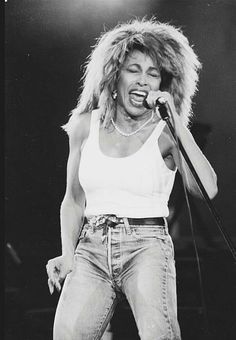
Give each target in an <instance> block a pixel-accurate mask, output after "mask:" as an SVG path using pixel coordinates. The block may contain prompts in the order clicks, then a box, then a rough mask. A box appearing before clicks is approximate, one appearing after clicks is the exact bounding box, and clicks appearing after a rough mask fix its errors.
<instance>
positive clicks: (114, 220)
mask: <svg viewBox="0 0 236 340" xmlns="http://www.w3.org/2000/svg"><path fill="white" fill-rule="evenodd" d="M127 221H128V223H129V225H158V226H165V225H166V220H165V218H163V217H145V218H130V217H118V216H116V215H95V216H91V217H85V218H84V224H86V223H88V224H90V225H92V226H94V227H98V226H100V225H103V224H106V225H107V226H108V227H111V228H112V227H115V226H116V225H117V224H126V222H127Z"/></svg>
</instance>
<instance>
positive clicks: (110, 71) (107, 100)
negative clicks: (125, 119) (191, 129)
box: [63, 17, 201, 133]
mask: <svg viewBox="0 0 236 340" xmlns="http://www.w3.org/2000/svg"><path fill="white" fill-rule="evenodd" d="M136 48H139V49H140V50H142V51H144V52H145V53H148V55H150V56H151V57H152V58H153V60H155V61H156V62H157V65H158V66H159V68H160V71H161V77H162V82H161V90H165V91H168V92H170V93H171V94H172V96H173V98H174V103H175V106H176V110H177V113H178V114H179V115H180V117H181V118H182V121H183V123H184V124H185V125H188V123H189V121H190V118H191V115H192V110H191V105H192V97H193V95H194V94H195V92H196V89H197V82H198V71H199V69H200V67H201V64H200V62H199V60H198V57H197V55H196V54H195V52H194V51H193V49H192V47H191V46H190V44H189V42H188V39H187V38H186V37H185V36H184V35H183V33H182V31H181V29H180V28H176V27H174V26H173V25H170V24H166V23H160V22H158V21H157V20H156V19H155V18H154V17H153V18H152V19H150V20H147V19H145V18H143V19H134V20H132V21H130V22H128V23H121V24H118V25H117V26H116V27H115V28H113V29H112V30H110V31H108V32H105V33H102V34H101V36H100V38H98V40H97V43H96V45H95V46H94V48H93V50H92V53H91V55H90V56H89V58H88V61H87V63H86V65H85V70H84V76H83V86H82V89H83V90H82V93H81V95H80V96H79V99H78V103H77V106H76V107H75V108H74V109H73V110H72V112H71V117H70V119H69V121H68V123H67V124H66V125H64V126H63V128H64V129H65V130H66V131H67V133H70V131H71V129H72V128H73V126H74V123H75V122H76V120H77V118H78V116H79V115H80V114H82V113H84V112H90V111H92V110H94V109H96V108H98V107H99V108H100V109H101V110H100V111H99V112H101V117H100V118H101V120H102V121H103V125H104V126H106V125H107V124H109V122H110V119H111V117H112V116H114V113H115V108H116V104H115V102H114V100H113V98H112V92H113V91H114V90H115V88H116V82H117V79H118V75H119V70H120V67H121V65H122V64H123V63H124V61H125V58H126V56H127V54H128V53H129V52H131V51H132V50H134V49H136Z"/></svg>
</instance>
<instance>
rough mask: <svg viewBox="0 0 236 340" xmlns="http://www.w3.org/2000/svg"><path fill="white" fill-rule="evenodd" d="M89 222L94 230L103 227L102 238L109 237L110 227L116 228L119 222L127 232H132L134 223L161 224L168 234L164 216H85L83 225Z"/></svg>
mask: <svg viewBox="0 0 236 340" xmlns="http://www.w3.org/2000/svg"><path fill="white" fill-rule="evenodd" d="M86 224H88V225H89V226H90V227H91V228H92V230H93V232H94V231H95V230H99V229H102V230H103V233H102V239H103V240H104V239H105V238H106V237H107V233H108V230H109V228H115V227H116V226H117V225H119V224H124V227H125V230H126V232H127V234H132V229H131V226H132V225H146V226H154V225H155V226H160V227H164V229H165V232H166V234H167V233H168V232H167V222H166V219H165V218H163V217H145V218H129V217H118V216H116V215H108V214H107V215H95V216H90V217H85V218H84V223H83V225H84V226H85V225H86Z"/></svg>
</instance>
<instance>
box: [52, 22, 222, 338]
mask: <svg viewBox="0 0 236 340" xmlns="http://www.w3.org/2000/svg"><path fill="white" fill-rule="evenodd" d="M199 69H200V63H199V61H198V58H197V56H196V54H195V53H194V51H193V49H192V48H191V47H190V45H189V43H188V40H187V38H186V37H185V36H184V35H183V33H182V32H181V31H180V30H179V29H177V28H175V27H173V26H171V25H168V24H163V23H159V22H158V21H156V20H155V19H152V20H145V19H143V20H137V19H136V20H134V21H132V22H129V23H124V24H120V25H118V26H117V27H115V28H114V29H112V30H110V31H109V32H106V33H104V34H102V35H101V37H100V38H99V40H98V41H97V44H96V46H95V47H94V49H93V51H92V53H91V55H90V57H89V60H88V63H87V65H86V68H85V74H84V83H83V91H82V93H81V96H80V98H79V101H78V105H77V107H76V108H75V109H74V110H73V111H72V115H71V117H70V119H69V121H68V123H67V124H66V125H65V126H64V128H65V130H66V131H67V133H68V135H69V146H70V151H69V158H68V164H67V186H66V193H65V196H64V199H63V202H62V204H61V240H62V254H61V255H60V256H58V257H56V258H53V259H51V260H49V261H48V264H47V272H48V277H49V279H48V284H49V289H50V292H51V293H52V292H53V290H54V287H56V288H57V290H58V291H60V290H61V284H62V282H63V281H64V279H65V282H64V285H63V289H62V292H61V296H60V299H59V303H58V306H57V311H56V316H55V322H54V340H72V339H73V340H75V339H76V340H85V339H87V340H95V339H100V338H101V337H102V334H103V333H104V331H105V329H106V326H107V325H108V323H109V321H110V319H111V317H112V314H113V312H114V308H115V306H116V304H117V302H118V300H119V297H120V296H122V294H123V295H125V297H126V298H127V301H128V303H129V305H130V308H131V310H132V312H133V315H134V318H135V321H136V324H137V328H138V332H139V336H140V338H141V339H142V340H174V339H175V340H177V339H180V329H179V324H178V321H177V301H176V274H175V262H174V249H173V243H172V240H171V237H170V235H169V232H168V225H167V220H166V218H167V216H168V213H169V211H168V200H169V196H170V193H171V191H172V187H173V183H174V178H175V174H176V170H177V169H178V171H179V172H180V173H181V175H182V177H183V181H184V183H185V184H186V187H187V189H188V190H189V191H190V192H191V193H192V194H193V195H195V196H201V193H200V191H199V189H198V186H197V185H196V183H195V180H194V178H193V177H192V175H191V173H190V171H189V169H188V166H187V165H186V163H185V161H184V159H183V157H182V155H181V154H180V153H179V152H178V148H177V146H176V143H175V142H174V140H173V138H172V136H171V133H170V131H169V129H168V127H167V125H166V123H165V121H164V120H162V119H161V117H160V114H159V111H158V108H157V107H156V105H155V104H156V100H157V99H158V98H160V97H161V100H163V101H164V102H165V105H166V107H168V111H169V113H170V114H171V120H172V123H173V125H174V127H175V131H176V134H177V136H178V137H179V139H180V141H181V142H182V144H183V146H184V148H185V150H186V152H187V154H188V156H189V158H190V160H191V162H192V164H193V165H194V167H195V170H196V172H197V174H198V176H199V178H200V179H201V181H202V183H203V185H204V187H205V189H206V191H207V193H208V195H209V197H210V198H213V197H214V196H215V195H216V193H217V184H216V175H215V172H214V170H213V169H212V167H211V165H210V164H209V162H208V161H207V159H206V158H205V156H204V155H203V153H202V152H201V150H200V149H199V147H198V146H197V144H196V143H195V141H194V139H193V137H192V135H191V133H190V131H189V129H188V127H187V126H188V123H189V119H190V115H191V100H192V97H193V95H194V93H195V91H196V85H197V81H198V70H199Z"/></svg>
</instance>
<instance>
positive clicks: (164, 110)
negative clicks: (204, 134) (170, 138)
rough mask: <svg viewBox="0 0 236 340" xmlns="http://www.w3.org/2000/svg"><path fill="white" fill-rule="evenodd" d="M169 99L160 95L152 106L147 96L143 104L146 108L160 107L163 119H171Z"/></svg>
mask: <svg viewBox="0 0 236 340" xmlns="http://www.w3.org/2000/svg"><path fill="white" fill-rule="evenodd" d="M166 104H167V101H166V100H165V98H163V97H158V98H157V99H156V100H155V102H154V103H153V105H152V106H150V105H149V104H148V102H147V97H145V98H144V100H143V106H144V107H145V108H146V109H149V110H150V109H153V108H154V107H158V111H159V112H160V116H161V118H162V119H163V120H167V119H169V114H168V109H167V105H166Z"/></svg>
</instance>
